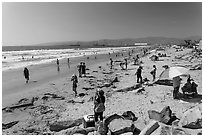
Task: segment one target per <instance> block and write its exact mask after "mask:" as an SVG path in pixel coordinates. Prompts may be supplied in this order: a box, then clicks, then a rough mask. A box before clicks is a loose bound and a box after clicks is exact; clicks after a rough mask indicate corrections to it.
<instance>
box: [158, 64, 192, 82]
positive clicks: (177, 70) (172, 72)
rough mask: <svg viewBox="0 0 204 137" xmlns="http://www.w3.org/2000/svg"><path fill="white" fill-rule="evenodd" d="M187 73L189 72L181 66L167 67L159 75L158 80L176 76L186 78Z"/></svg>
mask: <svg viewBox="0 0 204 137" xmlns="http://www.w3.org/2000/svg"><path fill="white" fill-rule="evenodd" d="M188 71H189V70H188V69H187V68H186V67H183V66H173V67H169V68H167V69H165V70H164V71H163V72H162V73H161V74H160V75H159V79H160V80H161V79H172V78H174V77H177V76H188V75H189V74H188Z"/></svg>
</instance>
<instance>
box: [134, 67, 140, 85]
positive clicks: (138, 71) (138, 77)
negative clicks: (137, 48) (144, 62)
mask: <svg viewBox="0 0 204 137" xmlns="http://www.w3.org/2000/svg"><path fill="white" fill-rule="evenodd" d="M136 74H137V83H139V80H140V83H142V66H139V68H138V69H137V71H136V73H135V75H136Z"/></svg>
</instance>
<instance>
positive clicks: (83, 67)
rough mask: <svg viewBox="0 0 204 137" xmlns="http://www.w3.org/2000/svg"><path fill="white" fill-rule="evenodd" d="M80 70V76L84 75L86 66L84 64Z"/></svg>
mask: <svg viewBox="0 0 204 137" xmlns="http://www.w3.org/2000/svg"><path fill="white" fill-rule="evenodd" d="M81 70H82V74H84V75H85V74H86V65H85V64H83V65H82V66H81Z"/></svg>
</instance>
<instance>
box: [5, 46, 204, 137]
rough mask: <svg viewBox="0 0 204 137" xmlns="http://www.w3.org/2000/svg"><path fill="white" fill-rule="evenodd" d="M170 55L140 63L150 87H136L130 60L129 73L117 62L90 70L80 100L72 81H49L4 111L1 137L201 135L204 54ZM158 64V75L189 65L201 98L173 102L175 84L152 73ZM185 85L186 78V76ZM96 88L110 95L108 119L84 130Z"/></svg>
mask: <svg viewBox="0 0 204 137" xmlns="http://www.w3.org/2000/svg"><path fill="white" fill-rule="evenodd" d="M165 53H166V54H167V56H165V57H160V58H159V60H158V61H151V59H150V57H151V56H152V55H153V54H155V53H151V54H148V55H146V56H144V57H143V58H142V59H141V65H142V66H143V72H142V76H143V79H145V83H143V84H139V83H136V76H135V72H136V69H137V68H138V65H134V64H133V60H132V57H133V56H134V55H132V56H129V57H128V70H121V68H120V66H119V63H120V62H121V61H123V59H121V58H118V59H117V60H114V67H113V69H110V66H109V64H108V62H104V63H102V64H101V65H100V66H90V67H89V68H88V69H87V76H86V77H83V78H81V79H80V80H79V81H80V82H79V86H78V92H79V96H78V97H77V98H75V97H74V94H73V93H72V91H71V87H69V88H67V86H66V84H67V81H70V80H69V78H67V79H62V80H60V81H58V82H56V83H50V84H49V86H47V87H46V88H45V89H42V90H43V91H44V92H42V94H40V95H36V96H33V97H30V98H23V99H21V100H19V101H18V102H17V103H16V104H13V105H12V106H8V107H6V108H3V109H2V121H3V123H2V134H9V135H11V134H13V135H19V134H20V135H21V134H23V135H29V134H32V135H33V134H37V135H38V134H40V135H73V134H85V135H107V134H108V135H119V134H129V135H197V134H202V75H201V74H202V55H201V54H200V53H199V52H195V51H193V50H192V49H184V50H183V51H177V52H176V50H175V49H172V48H170V49H166V51H165ZM153 65H156V66H157V77H158V76H159V74H160V73H161V72H162V71H163V70H164V68H163V67H162V66H164V65H168V66H172V65H184V66H186V67H188V68H189V70H190V71H189V73H190V75H191V78H193V79H194V82H195V83H197V84H198V87H197V90H198V95H197V96H196V97H194V98H184V97H183V95H182V91H181V89H180V98H179V99H178V100H174V99H173V95H172V91H173V87H172V86H171V81H163V82H161V81H159V80H158V79H157V81H154V82H152V76H151V74H150V71H151V70H152V66H153ZM182 79H183V80H182V85H181V87H182V86H183V85H184V84H185V83H186V78H185V77H182ZM96 88H102V89H103V90H104V91H105V97H106V103H105V106H106V110H105V112H104V121H103V122H101V123H97V124H96V126H95V127H88V128H84V127H83V116H84V115H90V114H93V97H94V94H95V89H96Z"/></svg>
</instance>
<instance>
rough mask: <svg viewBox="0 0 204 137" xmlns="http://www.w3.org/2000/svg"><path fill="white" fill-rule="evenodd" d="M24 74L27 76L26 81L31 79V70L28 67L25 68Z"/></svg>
mask: <svg viewBox="0 0 204 137" xmlns="http://www.w3.org/2000/svg"><path fill="white" fill-rule="evenodd" d="M23 72H24V76H25V79H26V83H28V81H29V70H28V68H26V67H25V68H24V71H23Z"/></svg>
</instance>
